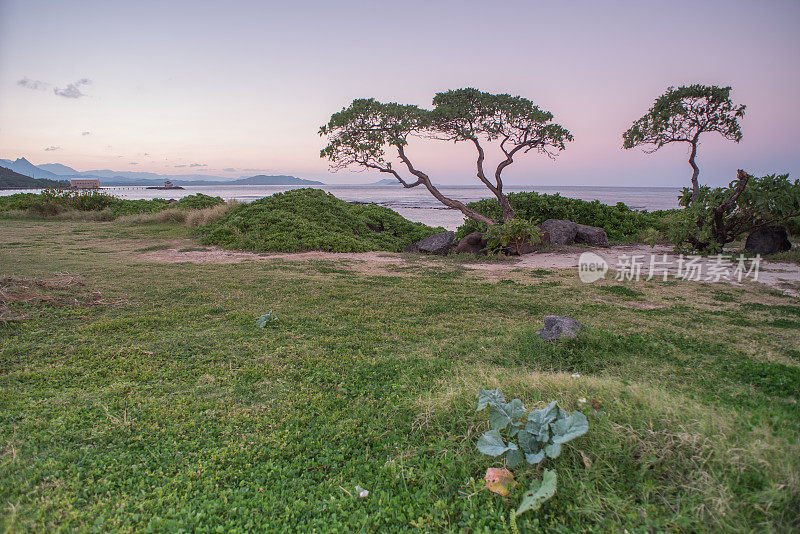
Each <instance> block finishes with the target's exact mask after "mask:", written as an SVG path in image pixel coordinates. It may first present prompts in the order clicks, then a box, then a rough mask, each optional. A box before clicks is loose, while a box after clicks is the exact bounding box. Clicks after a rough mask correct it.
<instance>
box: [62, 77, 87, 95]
mask: <svg viewBox="0 0 800 534" xmlns="http://www.w3.org/2000/svg"><path fill="white" fill-rule="evenodd" d="M90 83H92V80H90V79H88V78H81V79H80V80H78V81H77V82H73V83H71V84H69V85H67V86H66V87H65V88H63V89H61V88H60V87H54V88H53V93H55V95H56V96H63V97H64V98H81V97H84V96H86V93H83V92H81V90H80V87H81V86H83V85H89V84H90Z"/></svg>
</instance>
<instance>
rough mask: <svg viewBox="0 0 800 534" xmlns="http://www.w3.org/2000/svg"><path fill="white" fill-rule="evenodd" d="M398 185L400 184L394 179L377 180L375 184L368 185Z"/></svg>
mask: <svg viewBox="0 0 800 534" xmlns="http://www.w3.org/2000/svg"><path fill="white" fill-rule="evenodd" d="M399 183H400V182H398V181H397V180H395V179H394V178H384V179H383V180H378V181H377V182H372V183H371V184H369V185H395V184H399Z"/></svg>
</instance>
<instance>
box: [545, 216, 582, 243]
mask: <svg viewBox="0 0 800 534" xmlns="http://www.w3.org/2000/svg"><path fill="white" fill-rule="evenodd" d="M542 228H543V229H544V230H547V233H548V234H549V235H550V243H551V244H553V245H571V244H572V243H573V242H574V241H575V236H576V235H577V234H578V223H574V222H572V221H563V220H561V219H547V220H546V221H545V222H543V223H542Z"/></svg>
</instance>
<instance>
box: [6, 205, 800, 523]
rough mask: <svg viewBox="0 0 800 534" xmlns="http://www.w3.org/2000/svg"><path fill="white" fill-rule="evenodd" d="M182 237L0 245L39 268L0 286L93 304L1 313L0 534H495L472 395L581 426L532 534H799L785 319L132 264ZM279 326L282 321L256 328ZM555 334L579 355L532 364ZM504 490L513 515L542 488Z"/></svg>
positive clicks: (108, 232) (706, 306)
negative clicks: (31, 283)
mask: <svg viewBox="0 0 800 534" xmlns="http://www.w3.org/2000/svg"><path fill="white" fill-rule="evenodd" d="M188 232H189V230H188V229H186V227H185V226H182V225H178V224H147V225H133V224H129V223H123V222H111V223H89V222H80V221H69V222H66V221H31V220H14V221H4V224H3V225H2V226H0V241H2V242H20V243H25V244H26V245H29V246H25V247H14V248H12V249H5V250H2V251H0V274H4V275H14V276H16V277H22V278H26V279H32V278H36V279H50V278H54V277H56V276H65V273H67V274H68V275H70V276H79V277H80V280H82V282H83V284H84V285H82V286H81V285H70V286H69V287H66V288H60V289H52V288H50V289H48V288H46V287H38V286H37V287H34V288H32V289H31V291H33V292H34V293H36V294H37V295H39V296H45V297H48V298H49V300H48V299H46V300H43V301H29V302H28V303H26V304H11V305H10V306H9V307H8V308H9V310H8V311H10V312H13V314H15V315H16V316H18V317H21V318H22V319H21V320H16V321H9V322H7V323H6V324H5V325H2V326H0V525H2V527H3V528H4V529H5V530H8V531H12V532H17V531H53V530H65V531H128V532H130V531H158V532H163V531H201V532H204V531H214V530H215V529H217V527H219V526H222V528H223V529H224V531H226V532H244V531H252V530H266V531H303V532H310V531H317V532H349V531H364V532H372V531H406V530H407V531H431V532H509V531H510V525H509V513H510V511H511V510H513V508H514V506H515V504H516V501H514V500H510V501H506V500H504V499H502V498H501V497H499V496H496V495H493V494H491V493H489V492H487V491H479V490H480V489H481V488H482V487H483V483H482V480H481V479H482V477H483V474H484V473H485V470H486V468H487V467H491V466H494V465H498V464H497V463H496V462H493V461H492V459H491V458H488V457H486V456H483V455H481V454H480V453H478V452H477V450H476V449H475V442H476V440H477V437H478V435H480V433H482V432H483V431H484V430H485V429H486V426H487V425H486V417H485V415H484V414H478V413H476V412H475V410H474V408H475V395H476V393H477V388H478V387H501V388H503V390H504V391H505V392H506V394H507V396H508V397H519V398H521V399H522V400H523V401H524V402H525V403H526V405H527V406H529V407H533V406H534V405H536V404H539V403H545V402H548V401H550V400H558V401H559V402H560V403H561V404H562V405H563V406H564V407H565V408H566V409H569V410H573V409H581V410H582V411H584V412H585V413H586V415H587V417H588V418H589V424H590V430H589V433H588V434H587V435H586V436H584V437H582V438H579V439H577V440H575V441H573V442H571V443H570V444H569V445H568V446H566V447H565V451H564V453H563V454H562V455H561V457H559V458H558V459H557V460H555V461H554V462H552V463H551V464H550V465H549V467H551V468H553V467H554V468H555V469H556V470H557V471H558V476H559V488H558V493H557V494H556V496H555V498H554V499H553V500H551V501H550V502H548V503H547V504H545V506H544V507H543V508H542V509H541V510H540V511H537V512H531V513H528V514H526V515H524V516H521V517H520V518H518V521H517V525H518V528H519V530H520V531H522V532H536V531H547V532H581V531H598V532H622V531H623V530H625V529H627V530H628V531H629V532H648V531H655V532H662V531H685V532H720V531H731V532H736V531H741V532H752V531H783V532H790V531H793V530H796V529H797V528H798V527H800V523H798V517H799V516H798V512H799V511H800V477H798V473H800V446H798V435H800V408H798V400H800V390H799V388H800V360H799V359H798V352H797V349H796V347H797V346H798V345H799V344H800V343H799V342H800V333H798V329H796V328H789V327H787V326H785V325H784V323H782V322H781V321H787V320H788V321H794V320H795V319H794V318H796V317H798V316H800V304H799V303H798V302H797V300H796V299H793V298H789V297H783V296H779V295H777V294H774V293H772V292H768V291H764V290H760V289H758V288H753V287H747V288H738V287H733V286H725V285H712V284H693V283H691V282H683V281H681V282H677V283H674V284H663V283H660V282H658V281H652V282H646V283H640V284H636V286H635V289H631V291H632V292H633V294H632V293H630V292H627V291H623V290H622V289H602V288H604V287H609V288H618V287H624V286H620V285H609V286H604V285H585V284H581V283H580V282H579V281H578V279H577V274H576V273H573V272H563V273H560V272H551V273H543V272H541V271H530V272H529V271H528V270H526V269H514V270H513V271H510V272H509V271H503V278H502V280H501V281H498V280H495V279H493V278H492V277H491V276H489V275H486V277H484V275H482V274H481V273H480V272H473V271H472V270H470V269H466V268H463V267H462V266H461V265H460V264H459V263H458V262H456V261H454V260H453V259H451V258H431V257H424V258H423V257H418V256H410V258H409V261H408V262H405V263H402V262H404V261H405V260H404V259H403V258H399V259H398V261H400V262H401V263H389V264H386V265H385V267H384V268H376V267H375V266H372V265H368V264H364V263H363V262H359V261H358V260H355V259H350V260H348V261H328V260H325V259H318V260H316V261H299V260H287V259H285V258H283V259H271V258H263V259H262V260H259V261H248V262H244V263H239V264H224V265H218V264H193V263H175V264H163V263H152V262H151V260H149V259H148V258H149V257H150V256H151V255H148V254H147V253H146V252H143V251H146V250H158V249H159V247H163V246H166V244H167V243H166V242H167V241H168V242H169V246H170V247H175V248H177V249H188V248H191V247H196V246H197V244H196V242H193V241H192V239H191V238H190V236H189V234H188ZM0 290H2V288H0ZM5 290H6V291H7V290H8V288H6V289H5ZM96 292H99V296H98V295H97V293H96ZM721 292H724V294H727V295H730V296H731V298H724V299H720V298H719V295H720V293H721ZM599 295H602V300H601V301H599V300H598V298H597V297H598V296H599ZM632 299H633V300H634V301H635V302H633V301H632ZM639 301H641V302H647V303H651V304H653V305H657V306H660V308H657V309H639V308H638V307H635V306H632V304H638V302H639ZM76 302H77V303H85V304H84V305H77V304H75V303H76ZM270 310H274V313H275V315H276V316H277V317H279V319H280V320H279V321H278V322H277V323H275V324H271V325H269V326H268V327H267V328H264V329H260V328H257V327H256V326H255V319H256V318H257V317H258V316H260V315H263V314H265V313H266V312H267V311H270ZM548 314H556V315H569V316H572V317H575V318H577V319H578V320H579V321H581V322H582V323H583V324H584V325H585V326H586V329H585V333H584V334H583V335H582V336H581V337H580V338H578V339H576V340H571V341H567V342H563V343H552V344H546V343H543V342H540V341H539V340H538V338H537V336H536V330H537V329H538V328H540V327H541V324H542V320H543V317H544V316H545V315H548ZM732 319H741V320H742V324H741V326H731V325H730V324H729V321H730V320H732ZM744 319H746V320H744ZM575 373H577V374H579V375H580V376H579V377H575V378H573V377H572V375H573V374H575ZM582 397H585V398H587V399H588V400H589V401H590V404H586V405H583V404H581V403H579V402H578V399H579V398H582ZM582 455H585V456H586V457H587V458H588V459H590V460H591V466H590V467H588V468H587V467H586V465H585V464H584V461H583V457H582ZM514 471H515V475H516V476H517V479H518V480H520V482H522V486H521V488H520V491H521V490H522V489H524V487H525V486H526V485H528V484H529V483H530V481H531V480H532V479H533V478H534V477H536V476H537V471H536V470H535V469H533V468H525V469H522V468H515V469H514ZM356 485H360V486H362V487H364V488H366V489H368V490H369V491H370V495H369V496H368V497H367V498H365V499H358V498H355V497H351V496H350V495H348V493H347V492H349V493H350V494H353V493H354V487H355V486H356ZM345 490H346V491H345ZM476 492H477V493H476ZM515 497H516V496H515Z"/></svg>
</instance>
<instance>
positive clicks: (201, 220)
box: [186, 200, 240, 228]
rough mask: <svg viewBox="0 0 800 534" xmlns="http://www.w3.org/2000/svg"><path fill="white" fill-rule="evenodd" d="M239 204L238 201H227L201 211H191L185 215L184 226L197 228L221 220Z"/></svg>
mask: <svg viewBox="0 0 800 534" xmlns="http://www.w3.org/2000/svg"><path fill="white" fill-rule="evenodd" d="M239 204H240V202H239V201H238V200H229V201H228V202H225V203H224V204H216V205H214V206H210V207H207V208H203V209H198V210H193V211H190V212H188V213H187V214H186V226H188V227H189V228H197V227H199V226H205V225H207V224H211V223H213V222H216V221H218V220H220V219H222V218H223V217H224V216H225V215H226V214H227V213H228V212H229V211H230V210H232V209H233V208H235V207H237V206H238V205H239Z"/></svg>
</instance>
